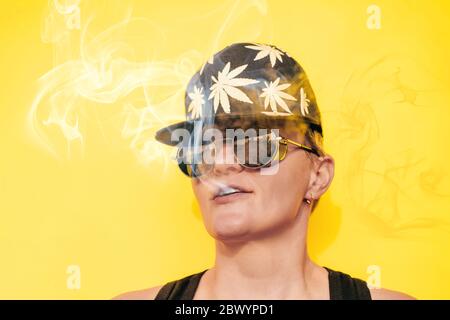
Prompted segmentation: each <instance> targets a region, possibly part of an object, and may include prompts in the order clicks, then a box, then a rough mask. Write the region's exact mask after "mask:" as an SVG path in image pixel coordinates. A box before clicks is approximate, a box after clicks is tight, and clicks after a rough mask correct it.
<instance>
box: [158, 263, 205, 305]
mask: <svg viewBox="0 0 450 320" xmlns="http://www.w3.org/2000/svg"><path fill="white" fill-rule="evenodd" d="M207 270H208V269H205V270H203V271H201V272H199V273H195V274H191V275H189V276H187V277H184V278H182V279H178V280H175V281H171V282H167V283H166V284H165V285H164V286H163V287H162V288H161V289H159V291H158V294H157V295H156V297H155V300H192V299H193V298H194V295H195V291H197V287H198V284H199V282H200V278H201V277H202V275H203V273H205V272H206V271H207Z"/></svg>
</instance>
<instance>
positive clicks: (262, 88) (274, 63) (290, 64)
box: [116, 43, 412, 299]
mask: <svg viewBox="0 0 450 320" xmlns="http://www.w3.org/2000/svg"><path fill="white" fill-rule="evenodd" d="M185 97H186V100H185V107H186V115H187V120H186V121H184V122H181V123H177V124H174V125H171V126H169V127H167V128H164V129H161V130H159V131H158V132H157V134H156V139H157V140H158V141H160V142H162V143H166V144H169V145H173V146H178V148H179V149H178V150H179V152H178V156H179V157H178V160H179V161H178V162H179V167H180V169H181V170H182V171H183V172H184V173H185V174H187V175H188V176H189V177H190V178H191V180H192V188H193V190H194V193H195V196H196V198H197V201H198V202H199V205H200V209H201V212H202V215H203V221H204V224H205V227H206V229H207V231H208V233H209V234H210V235H211V236H212V237H213V238H214V239H215V243H216V259H215V264H214V266H213V267H211V268H209V269H206V270H204V271H201V272H199V273H196V274H193V275H189V276H187V277H185V278H182V279H178V280H176V281H172V282H169V283H167V284H165V285H161V286H157V287H154V288H150V289H145V290H140V291H133V292H129V293H124V294H122V295H120V296H118V297H116V298H117V299H412V297H410V296H408V295H406V294H403V293H400V292H395V291H391V290H386V289H369V288H368V287H367V284H366V282H365V281H363V280H360V279H356V278H352V277H351V276H349V275H347V274H345V273H342V272H338V271H335V270H332V269H329V268H326V267H322V266H320V265H318V264H316V263H314V262H313V261H312V260H311V259H310V258H309V256H308V252H307V243H306V239H307V237H306V234H307V229H308V221H309V217H310V215H311V213H312V211H313V210H314V208H315V206H316V204H317V202H318V200H319V199H320V197H321V196H322V195H323V194H324V193H325V191H326V190H327V189H328V187H329V186H330V183H331V181H332V179H333V175H334V160H333V158H332V157H331V156H330V155H327V154H326V153H325V152H324V151H323V147H322V126H321V120H320V112H319V109H318V107H317V103H316V99H315V96H314V93H313V90H312V88H311V85H310V83H309V81H308V78H307V76H306V73H305V72H304V70H303V69H302V68H301V66H300V65H299V64H298V63H297V62H296V61H295V60H294V59H293V58H292V57H290V56H289V55H288V54H287V53H286V52H284V51H282V50H280V49H278V48H276V47H274V46H271V45H265V44H254V43H235V44H233V45H230V46H228V47H226V48H224V49H223V50H221V51H219V52H218V53H216V54H215V55H214V56H213V57H211V59H210V60H208V62H206V63H205V64H204V65H203V67H202V68H201V69H200V70H199V71H198V72H197V73H196V74H195V75H194V76H193V77H192V78H191V80H190V82H189V84H188V86H187V89H186V96H185ZM212 129H213V134H211V131H212ZM227 129H228V130H229V129H242V131H244V130H245V132H246V133H247V134H248V135H245V134H244V135H243V136H242V131H240V132H238V131H239V130H238V131H236V130H234V131H233V130H231V131H229V132H232V133H233V134H234V136H231V138H230V137H229V136H228V134H227V133H228V131H227ZM249 129H254V130H253V131H251V130H249ZM266 129H268V130H269V131H267V130H266ZM208 130H209V131H208ZM264 130H265V131H264ZM186 132H187V133H188V134H187V135H186ZM249 132H251V134H249ZM224 142H225V143H224ZM252 142H255V143H252ZM260 150H263V151H264V152H262V153H258V152H259V151H260ZM241 151H242V153H240V152H241ZM206 155H209V156H210V157H209V158H208V157H205V156H206ZM230 155H231V157H228V156H230ZM255 155H256V156H255ZM208 159H209V160H211V159H212V160H211V161H206V160H208ZM230 160H231V161H230Z"/></svg>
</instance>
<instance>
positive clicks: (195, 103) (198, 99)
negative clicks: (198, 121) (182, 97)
mask: <svg viewBox="0 0 450 320" xmlns="http://www.w3.org/2000/svg"><path fill="white" fill-rule="evenodd" d="M188 96H189V98H191V103H190V104H189V107H188V112H191V118H192V119H195V118H200V117H201V116H202V106H203V104H205V100H204V99H203V88H202V87H201V88H197V86H194V91H193V92H189V93H188Z"/></svg>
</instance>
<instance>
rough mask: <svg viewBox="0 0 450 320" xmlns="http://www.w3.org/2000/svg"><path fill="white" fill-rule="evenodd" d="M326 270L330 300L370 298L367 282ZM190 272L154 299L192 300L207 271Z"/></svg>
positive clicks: (162, 289)
mask: <svg viewBox="0 0 450 320" xmlns="http://www.w3.org/2000/svg"><path fill="white" fill-rule="evenodd" d="M324 268H325V269H326V270H327V271H328V281H329V284H330V286H329V287H330V300H371V299H372V298H371V295H370V291H369V288H368V287H367V283H366V282H365V281H363V280H361V279H358V278H353V277H351V276H350V275H348V274H346V273H343V272H340V271H334V270H332V269H329V268H327V267H324ZM207 270H208V269H206V270H203V271H201V272H199V273H195V274H192V275H190V276H187V277H184V278H182V279H179V280H175V281H171V282H168V283H166V284H165V285H164V286H163V287H162V288H161V289H160V290H159V291H158V294H157V295H156V297H155V300H192V299H193V297H194V295H195V291H196V290H197V287H198V284H199V282H200V278H201V277H202V275H203V274H204V273H205V272H206V271H207Z"/></svg>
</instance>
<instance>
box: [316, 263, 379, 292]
mask: <svg viewBox="0 0 450 320" xmlns="http://www.w3.org/2000/svg"><path fill="white" fill-rule="evenodd" d="M324 268H325V269H327V271H328V280H329V284H330V300H371V299H372V297H371V295H370V290H369V287H368V286H367V283H366V282H365V281H364V280H361V279H358V278H353V277H351V276H350V275H348V274H346V273H343V272H340V271H335V270H332V269H330V268H327V267H324Z"/></svg>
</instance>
